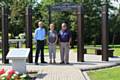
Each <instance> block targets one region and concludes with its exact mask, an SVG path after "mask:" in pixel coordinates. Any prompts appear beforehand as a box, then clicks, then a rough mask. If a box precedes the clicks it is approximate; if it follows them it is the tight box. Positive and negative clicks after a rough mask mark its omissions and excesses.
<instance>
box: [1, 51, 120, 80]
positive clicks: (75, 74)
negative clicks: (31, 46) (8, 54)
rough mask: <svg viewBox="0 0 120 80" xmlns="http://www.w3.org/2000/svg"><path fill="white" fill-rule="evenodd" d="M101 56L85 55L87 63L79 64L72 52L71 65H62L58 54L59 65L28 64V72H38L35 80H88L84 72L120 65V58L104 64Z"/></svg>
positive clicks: (110, 59)
mask: <svg viewBox="0 0 120 80" xmlns="http://www.w3.org/2000/svg"><path fill="white" fill-rule="evenodd" d="M101 59H102V57H101V56H100V55H90V54H85V62H77V54H75V53H74V52H72V51H70V64H69V65H61V64H59V62H60V57H59V53H57V58H56V61H57V64H41V63H40V64H39V65H34V64H29V63H27V71H28V72H38V74H36V75H35V76H36V77H37V79H35V80H86V78H85V77H84V75H83V73H82V71H83V70H91V69H98V68H105V67H111V66H116V65H119V64H120V57H112V58H109V61H108V62H105V61H104V62H103V61H102V60H101ZM45 60H46V61H49V56H48V55H46V57H45ZM1 66H4V67H5V68H6V69H8V68H10V67H11V64H7V65H3V64H1Z"/></svg>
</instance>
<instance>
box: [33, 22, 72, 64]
mask: <svg viewBox="0 0 120 80" xmlns="http://www.w3.org/2000/svg"><path fill="white" fill-rule="evenodd" d="M38 26H39V27H38V28H37V29H36V30H35V40H36V41H37V45H36V56H35V64H36V65H38V58H39V53H40V52H41V63H46V62H45V61H44V40H45V37H46V31H45V29H44V28H43V23H42V22H41V21H40V22H38ZM58 39H59V42H60V56H61V64H69V48H70V42H71V33H70V31H69V30H68V28H67V25H66V23H62V25H61V30H60V32H59V33H58V35H57V32H56V31H55V25H54V24H50V30H49V32H48V40H47V41H48V48H49V58H50V63H56V61H55V58H56V43H57V41H58Z"/></svg>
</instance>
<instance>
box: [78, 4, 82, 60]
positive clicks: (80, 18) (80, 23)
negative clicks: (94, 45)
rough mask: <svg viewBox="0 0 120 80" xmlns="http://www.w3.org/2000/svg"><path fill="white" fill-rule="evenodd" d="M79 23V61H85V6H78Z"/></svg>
mask: <svg viewBox="0 0 120 80" xmlns="http://www.w3.org/2000/svg"><path fill="white" fill-rule="evenodd" d="M77 23H78V32H77V36H78V47H77V61H81V62H83V61H84V13H83V6H78V9H77Z"/></svg>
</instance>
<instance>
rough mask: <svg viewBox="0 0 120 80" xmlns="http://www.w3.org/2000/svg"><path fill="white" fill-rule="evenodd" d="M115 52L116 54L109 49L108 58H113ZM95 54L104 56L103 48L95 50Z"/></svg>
mask: <svg viewBox="0 0 120 80" xmlns="http://www.w3.org/2000/svg"><path fill="white" fill-rule="evenodd" d="M113 52H114V50H113V49H111V48H109V49H108V56H109V57H113ZM95 54H96V55H102V48H96V49H95Z"/></svg>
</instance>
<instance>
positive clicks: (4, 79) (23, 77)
mask: <svg viewBox="0 0 120 80" xmlns="http://www.w3.org/2000/svg"><path fill="white" fill-rule="evenodd" d="M0 80H31V78H30V77H29V76H28V75H27V74H19V72H17V71H15V70H13V69H8V70H7V71H5V69H4V68H1V69H0Z"/></svg>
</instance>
